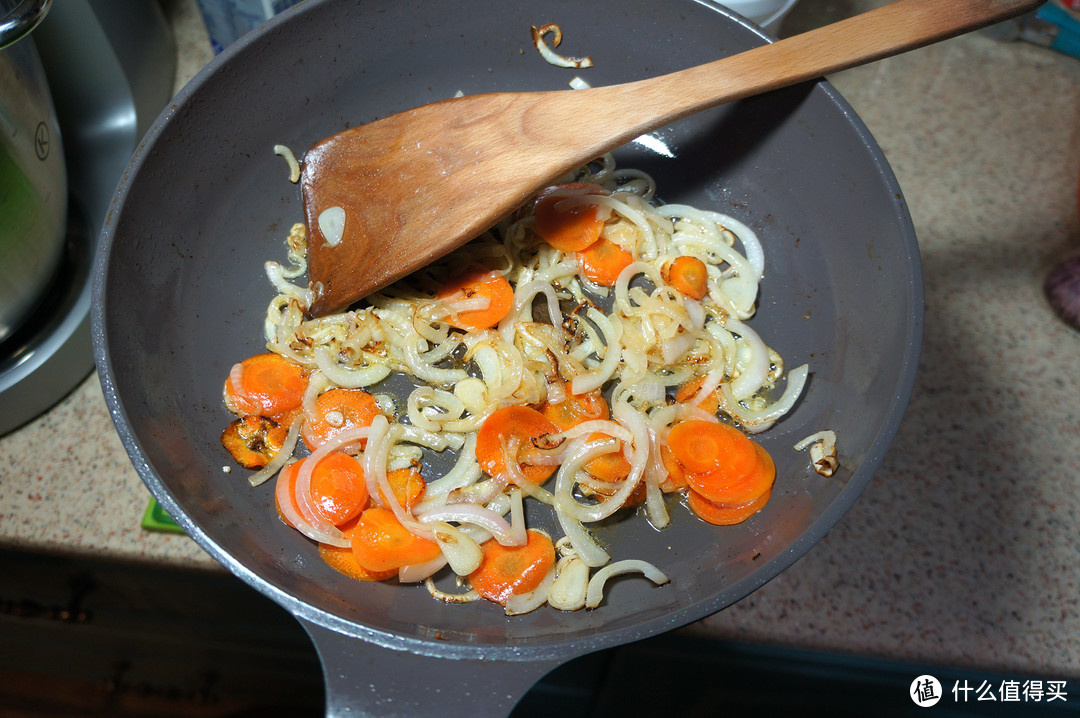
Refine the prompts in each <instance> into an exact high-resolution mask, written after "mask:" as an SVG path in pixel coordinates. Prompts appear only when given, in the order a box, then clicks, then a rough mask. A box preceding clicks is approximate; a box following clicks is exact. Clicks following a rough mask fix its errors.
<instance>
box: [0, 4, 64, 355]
mask: <svg viewBox="0 0 1080 718" xmlns="http://www.w3.org/2000/svg"><path fill="white" fill-rule="evenodd" d="M50 4H51V1H50V0H33V1H31V0H24V1H23V2H11V1H10V0H7V1H4V0H0V13H3V15H0V18H2V19H0V341H2V340H3V339H4V338H6V337H7V336H9V335H10V334H11V333H12V332H14V331H15V330H16V329H17V328H18V327H19V326H20V325H21V324H22V323H23V322H24V321H25V320H26V319H27V318H28V317H29V315H30V314H31V313H32V311H33V309H34V308H35V307H36V306H37V305H38V303H39V302H40V301H41V300H42V299H43V298H44V297H45V294H46V292H47V291H48V289H49V284H50V280H51V279H52V278H53V276H54V274H55V273H56V270H57V267H58V265H59V263H60V259H61V256H62V254H63V246H64V236H65V231H66V226H67V196H68V192H67V174H66V170H65V166H64V152H63V147H62V145H61V141H60V129H59V126H58V125H57V122H56V113H55V111H54V109H53V103H52V97H51V95H50V94H49V87H48V84H47V82H46V80H45V72H44V70H43V69H42V67H41V61H40V60H39V58H38V55H37V51H36V49H35V48H34V45H33V42H32V41H31V39H30V38H29V37H26V35H28V34H29V33H30V31H31V30H33V28H34V27H35V26H36V25H37V23H38V22H40V21H41V19H42V18H43V17H44V16H45V13H46V12H47V11H48V9H49V6H50Z"/></svg>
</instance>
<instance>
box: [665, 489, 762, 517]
mask: <svg viewBox="0 0 1080 718" xmlns="http://www.w3.org/2000/svg"><path fill="white" fill-rule="evenodd" d="M771 495H772V489H768V490H766V491H765V493H763V494H761V495H760V496H758V497H757V498H756V499H752V500H750V501H747V502H746V503H742V504H724V503H717V502H715V501H709V500H708V499H707V498H705V497H704V496H702V495H701V494H699V493H698V492H696V491H689V492H687V495H686V505H687V506H689V507H690V510H691V511H693V512H694V513H695V514H697V515H698V516H699V517H700V518H701V519H702V520H704V521H707V522H709V523H710V524H715V525H717V526H731V525H734V524H738V523H742V522H743V521H745V520H746V519H748V518H750V517H751V516H753V515H754V514H756V513H757V512H758V511H760V510H761V509H762V507H764V506H765V504H767V503H768V502H769V497H770V496H771Z"/></svg>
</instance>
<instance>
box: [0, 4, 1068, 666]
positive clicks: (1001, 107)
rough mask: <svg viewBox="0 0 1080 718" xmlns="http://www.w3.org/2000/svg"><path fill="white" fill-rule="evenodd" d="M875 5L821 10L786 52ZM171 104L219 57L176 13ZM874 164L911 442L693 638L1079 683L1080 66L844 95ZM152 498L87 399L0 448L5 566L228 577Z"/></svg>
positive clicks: (991, 60)
mask: <svg viewBox="0 0 1080 718" xmlns="http://www.w3.org/2000/svg"><path fill="white" fill-rule="evenodd" d="M878 4H882V3H881V2H875V1H874V0H865V1H863V2H843V3H842V2H835V3H833V2H829V3H812V4H808V5H814V6H816V7H815V8H814V9H813V10H812V12H813V13H814V14H815V15H814V16H811V15H810V12H811V10H809V9H806V10H805V11H804V10H803V7H802V6H800V7H799V8H797V9H796V11H795V13H794V14H793V15H792V16H790V17H789V18H788V21H787V23H786V25H785V27H784V32H785V33H786V32H790V31H791V30H793V29H800V26H805V25H809V24H816V23H820V22H823V21H826V20H828V19H833V17H834V16H835V15H838V14H840V13H850V12H851V11H852V10H853V8H861V7H863V6H868V5H878ZM167 6H168V8H169V13H170V15H171V19H172V21H173V23H174V26H175V28H176V35H177V43H178V47H179V53H180V57H179V60H180V62H179V72H178V75H179V76H178V84H181V83H183V82H185V81H186V80H187V79H188V78H190V77H191V76H192V75H193V74H194V73H195V72H196V71H197V70H198V69H199V68H200V67H201V66H202V64H204V63H205V62H206V61H208V60H209V59H210V57H211V52H210V49H209V45H208V44H207V41H206V34H205V30H204V29H203V27H202V25H201V21H200V19H199V16H198V12H197V10H196V9H195V3H194V1H193V0H183V1H180V0H177V1H174V2H170V3H168V4H167ZM832 80H833V82H834V84H835V85H836V86H837V87H838V88H839V90H840V91H841V93H842V94H843V95H844V96H845V97H846V98H847V99H848V100H849V101H850V102H851V104H852V105H853V106H854V107H855V109H856V111H857V112H858V113H859V114H860V116H861V117H862V118H863V119H864V120H865V122H866V123H867V125H868V126H869V127H870V129H871V131H872V132H873V134H874V136H875V137H876V139H877V140H878V142H879V143H880V145H881V146H882V147H883V149H884V151H885V154H886V155H887V157H888V159H889V161H890V163H891V165H892V167H893V169H894V171H895V173H896V175H897V176H898V179H899V181H900V185H901V187H902V188H903V191H904V193H905V197H906V199H907V202H908V204H909V205H910V209H911V213H912V216H913V219H914V223H915V227H916V230H917V232H918V237H919V243H920V247H921V250H922V253H923V263H924V271H925V279H926V323H925V327H926V329H925V346H924V350H923V358H922V364H921V368H920V373H919V378H918V381H917V383H916V386H915V392H914V397H913V399H912V401H911V405H910V408H909V409H908V412H907V415H906V418H905V420H904V422H903V425H902V427H901V429H900V432H899V435H898V436H897V438H896V441H895V443H894V445H893V447H892V449H891V451H890V452H889V455H888V457H887V458H886V460H885V462H884V464H883V465H882V467H881V469H880V470H879V471H878V473H877V475H876V477H875V478H874V480H873V482H872V483H871V485H870V487H869V488H868V489H867V491H866V493H865V494H864V495H863V497H862V498H861V499H860V501H859V502H858V503H857V504H856V505H855V507H854V509H853V510H852V511H851V512H850V513H849V514H848V515H847V516H846V517H845V518H844V519H843V520H842V521H841V522H840V524H839V525H838V526H837V527H836V528H835V529H834V530H833V531H832V532H831V533H830V534H829V535H828V536H827V537H826V538H825V540H824V541H822V542H821V543H820V544H819V545H818V546H816V547H815V548H814V549H812V550H811V551H810V552H809V554H808V555H807V556H806V557H805V558H803V559H802V560H801V561H799V562H798V563H797V564H796V565H795V566H793V567H792V568H790V569H789V570H787V571H786V572H785V573H783V574H781V575H780V576H779V577H778V578H776V579H775V580H773V581H772V582H770V583H769V584H767V585H766V586H764V587H763V588H761V589H760V590H758V591H757V592H756V593H754V594H752V595H751V596H749V597H748V598H746V599H745V600H743V601H741V602H740V603H738V604H736V605H735V606H733V607H731V608H729V609H727V610H725V611H723V612H721V613H719V614H717V615H715V616H713V617H711V618H708V619H706V620H704V621H701V622H699V623H697V624H694V625H693V626H690V627H688V628H686V629H684V630H686V631H688V632H693V633H705V634H708V635H712V636H717V637H724V638H734V639H740V640H747V641H756V642H763V643H769V644H776V645H783V646H791V647H799V648H808V649H822V650H830V651H838V652H843V653H850V654H856V655H864V656H876V657H885V658H891V659H897V660H911V661H920V662H927V663H934V664H945V665H950V666H956V667H960V668H968V669H972V670H974V669H986V670H996V671H1002V672H1005V673H1010V674H1015V675H1024V676H1030V677H1032V678H1043V679H1048V678H1059V677H1064V678H1080V612H1078V609H1077V587H1078V585H1080V332H1076V331H1074V330H1071V329H1069V328H1067V327H1066V326H1065V325H1064V324H1063V323H1061V322H1060V321H1059V320H1057V319H1056V317H1055V316H1054V315H1053V314H1052V312H1051V311H1050V309H1049V308H1048V307H1047V305H1046V303H1045V301H1044V300H1043V297H1042V292H1041V285H1042V280H1043V276H1044V275H1045V274H1046V272H1047V270H1048V269H1049V267H1050V266H1051V265H1052V264H1053V263H1054V262H1055V261H1056V260H1058V259H1060V258H1061V257H1063V256H1064V255H1065V254H1066V253H1067V252H1068V251H1070V250H1072V249H1075V248H1076V247H1077V246H1078V245H1080V221H1078V218H1077V209H1076V182H1077V174H1078V173H1080V61H1077V60H1074V59H1071V58H1068V57H1065V56H1062V55H1057V54H1054V53H1052V52H1050V51H1048V50H1044V49H1041V48H1037V47H1034V46H1032V45H1027V44H1022V43H1012V44H1010V43H1001V42H998V41H996V40H993V39H991V38H989V37H987V36H985V35H979V34H977V35H969V36H965V37H961V38H957V39H954V40H951V41H948V42H945V43H942V44H939V45H935V46H932V47H929V48H925V49H923V50H919V51H916V52H912V53H909V54H907V55H904V56H901V57H898V58H893V59H889V60H885V61H881V62H878V63H876V64H874V65H871V66H868V67H865V68H860V69H857V70H852V71H848V72H846V73H842V74H841V75H838V76H836V77H834V78H832ZM148 498H149V494H148V493H147V491H146V489H145V488H144V487H143V485H142V483H141V482H140V480H139V478H138V476H137V475H136V473H135V471H134V469H133V468H132V467H131V466H130V464H129V463H128V459H127V456H126V454H125V453H124V450H123V448H122V447H121V444H120V441H119V439H118V438H117V436H116V434H115V433H114V430H113V427H112V424H111V421H110V419H109V415H108V412H107V410H106V408H105V404H104V401H103V398H102V394H101V390H100V387H99V385H98V381H97V377H96V376H91V377H89V378H88V379H87V380H86V381H85V382H83V383H82V385H80V386H79V387H78V388H77V389H76V390H75V391H74V392H73V393H72V394H71V395H70V396H68V397H67V398H66V399H65V400H64V401H63V402H62V403H61V404H59V405H58V406H56V407H54V408H53V409H52V410H51V411H50V412H49V413H47V414H46V415H44V416H42V417H40V418H38V419H37V420H35V421H33V422H32V423H30V424H28V425H26V426H24V427H22V428H21V429H18V430H16V431H15V432H13V433H11V434H9V435H7V436H5V437H2V438H0V545H4V546H7V547H15V548H25V549H31V550H42V551H61V552H68V553H78V554H84V555H91V556H108V557H113V558H120V559H130V560H135V561H150V562H154V563H156V564H159V565H174V566H177V567H187V568H205V569H215V568H216V566H217V564H216V563H215V562H214V561H213V560H212V559H211V558H210V557H209V556H208V555H207V554H205V553H204V552H203V551H202V550H201V549H200V548H199V547H198V546H196V544H195V543H194V542H192V541H191V540H189V539H188V538H186V537H184V536H176V535H168V534H159V533H150V532H146V531H144V530H142V529H141V528H140V527H139V521H140V518H141V516H142V513H143V511H144V509H145V508H146V505H147V500H148Z"/></svg>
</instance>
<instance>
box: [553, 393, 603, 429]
mask: <svg viewBox="0 0 1080 718" xmlns="http://www.w3.org/2000/svg"><path fill="white" fill-rule="evenodd" d="M564 387H565V394H566V398H565V399H563V400H562V401H556V402H551V401H545V402H544V403H543V404H541V405H540V413H542V414H543V415H544V416H546V417H547V418H548V420H549V421H551V422H552V423H554V424H555V425H556V426H558V427H559V428H560V429H561V430H563V431H566V430H567V429H569V428H571V427H574V426H577V425H578V424H580V423H582V422H584V421H590V420H592V419H607V418H608V416H610V410H609V409H608V405H607V402H606V401H604V395H603V394H601V393H600V391H599V390H595V391H590V392H586V393H584V394H572V393H570V384H569V383H566V384H565V385H564Z"/></svg>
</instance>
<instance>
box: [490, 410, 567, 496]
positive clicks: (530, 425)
mask: <svg viewBox="0 0 1080 718" xmlns="http://www.w3.org/2000/svg"><path fill="white" fill-rule="evenodd" d="M558 431H559V427H558V426H556V425H555V424H554V423H553V422H552V421H551V420H549V419H548V418H547V417H545V416H544V415H543V414H541V413H540V412H539V411H537V410H536V409H533V408H531V407H527V406H506V407H503V408H501V409H497V410H496V411H495V412H494V413H492V414H491V416H489V417H488V418H487V419H486V420H484V423H483V424H482V425H481V426H480V430H479V431H478V432H477V434H476V459H477V461H479V462H480V468H482V469H483V470H484V471H486V472H487V473H488V474H489V475H491V476H494V477H496V478H501V479H504V480H506V481H509V480H510V476H509V474H508V473H507V471H506V461H505V459H504V457H503V451H504V449H503V447H504V445H505V444H506V443H507V442H509V441H510V439H511V437H517V438H518V440H519V446H521V447H528V446H529V445H533V446H535V445H536V442H538V441H540V440H541V439H542V438H543V437H545V436H547V435H549V434H555V433H558ZM520 466H521V471H522V473H524V474H525V478H526V479H527V480H529V481H531V482H533V483H542V482H543V481H544V480H545V479H547V478H548V477H549V476H551V474H552V473H554V472H555V469H556V468H557V467H555V466H547V465H538V464H527V463H522V464H520Z"/></svg>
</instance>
